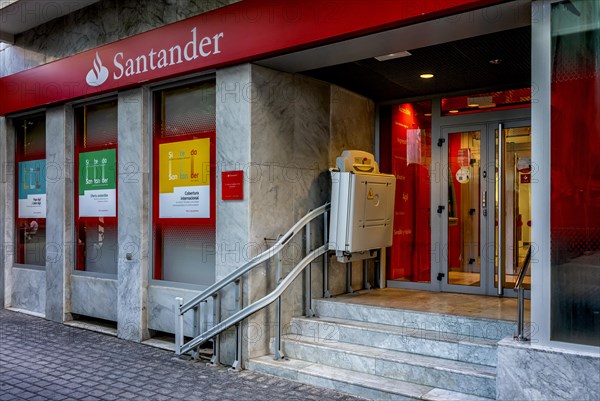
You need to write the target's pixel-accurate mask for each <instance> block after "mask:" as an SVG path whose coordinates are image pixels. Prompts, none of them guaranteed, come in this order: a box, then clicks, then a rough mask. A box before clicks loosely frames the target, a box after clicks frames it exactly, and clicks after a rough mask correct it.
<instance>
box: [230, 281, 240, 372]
mask: <svg viewBox="0 0 600 401" xmlns="http://www.w3.org/2000/svg"><path fill="white" fill-rule="evenodd" d="M235 285H236V295H235V297H236V302H237V308H238V311H241V310H242V309H243V301H242V278H241V277H240V278H239V279H238V280H236V281H235ZM231 370H236V371H239V370H242V324H241V323H238V324H236V325H235V361H233V364H231Z"/></svg>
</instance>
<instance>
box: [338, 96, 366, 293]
mask: <svg viewBox="0 0 600 401" xmlns="http://www.w3.org/2000/svg"><path fill="white" fill-rule="evenodd" d="M351 149H356V150H364V151H367V152H370V153H375V104H374V103H373V101H372V100H370V99H367V98H365V97H363V96H360V95H357V94H356V93H353V92H350V91H348V90H346V89H344V88H340V87H337V86H334V85H332V86H331V136H330V142H329V163H330V165H331V166H335V159H336V158H337V157H338V156H339V155H341V154H342V152H343V151H344V150H351ZM362 266H363V262H362V261H358V262H353V263H352V289H353V290H360V289H362V288H363V287H364V283H363V267H362ZM371 266H373V263H372V262H371ZM346 272H347V268H346V266H345V264H341V263H339V262H337V260H336V259H335V258H331V263H330V292H331V294H332V295H337V294H342V293H345V292H346ZM372 274H373V267H371V275H372ZM371 284H372V281H371Z"/></svg>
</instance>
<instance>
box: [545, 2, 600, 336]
mask: <svg viewBox="0 0 600 401" xmlns="http://www.w3.org/2000/svg"><path fill="white" fill-rule="evenodd" d="M551 21H552V22H551V26H552V87H551V88H552V98H551V101H552V111H551V124H552V128H551V239H552V274H551V283H552V284H551V285H552V287H551V339H552V340H558V341H565V342H573V343H580V344H588V345H595V346H600V207H599V206H600V162H599V161H600V3H599V2H597V1H588V0H571V1H569V2H559V3H555V4H553V5H552V20H551Z"/></svg>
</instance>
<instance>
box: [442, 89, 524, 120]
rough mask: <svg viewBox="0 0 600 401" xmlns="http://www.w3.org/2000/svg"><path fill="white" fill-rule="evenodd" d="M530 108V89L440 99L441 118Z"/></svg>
mask: <svg viewBox="0 0 600 401" xmlns="http://www.w3.org/2000/svg"><path fill="white" fill-rule="evenodd" d="M530 106H531V89H530V88H521V89H510V90H505V91H498V92H487V93H477V94H474V95H469V96H455V97H448V98H443V99H442V116H454V115H460V114H471V113H481V112H485V111H498V110H507V109H514V108H519V107H530Z"/></svg>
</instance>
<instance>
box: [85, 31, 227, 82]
mask: <svg viewBox="0 0 600 401" xmlns="http://www.w3.org/2000/svg"><path fill="white" fill-rule="evenodd" d="M223 36H224V35H223V32H219V33H216V34H214V35H206V36H203V35H202V34H199V32H198V30H197V28H196V27H194V28H192V29H191V30H190V33H189V36H188V38H189V41H187V42H185V44H183V43H181V42H180V43H175V44H173V45H172V46H170V45H166V46H165V47H162V46H161V47H159V46H156V45H155V46H153V47H152V48H151V49H150V50H149V51H142V53H140V52H139V50H138V51H136V50H137V49H122V50H121V49H119V50H118V51H117V52H116V53H115V54H114V56H113V57H112V65H110V63H109V66H110V68H111V71H112V73H109V71H108V68H106V67H105V66H104V65H103V64H102V60H100V56H99V55H98V52H96V57H95V58H94V66H93V68H92V69H91V70H90V71H89V72H88V73H87V75H86V77H85V82H87V84H88V85H90V86H100V85H102V84H103V83H105V82H106V80H107V79H108V78H109V76H112V79H113V80H114V81H118V80H120V79H121V78H125V79H127V78H129V77H132V76H136V75H145V74H148V73H152V72H153V71H155V70H163V69H165V70H169V69H170V68H172V67H174V66H177V65H178V64H184V63H193V62H197V60H202V59H204V58H207V57H212V56H215V55H218V54H220V53H221V48H220V47H219V46H220V45H221V40H222V39H223Z"/></svg>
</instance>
